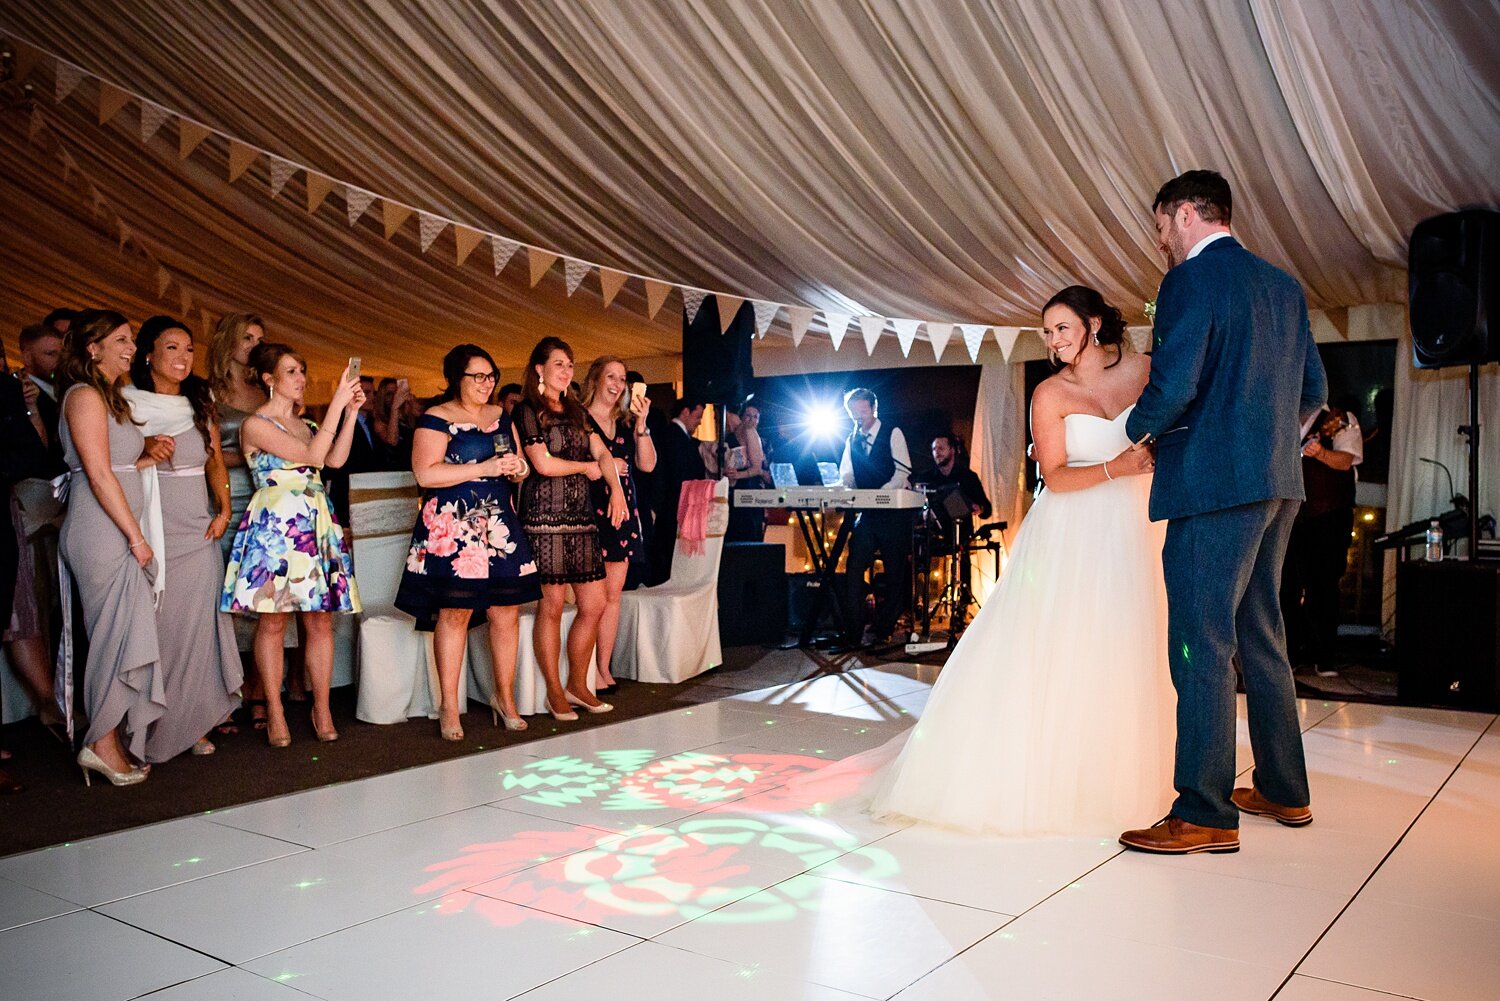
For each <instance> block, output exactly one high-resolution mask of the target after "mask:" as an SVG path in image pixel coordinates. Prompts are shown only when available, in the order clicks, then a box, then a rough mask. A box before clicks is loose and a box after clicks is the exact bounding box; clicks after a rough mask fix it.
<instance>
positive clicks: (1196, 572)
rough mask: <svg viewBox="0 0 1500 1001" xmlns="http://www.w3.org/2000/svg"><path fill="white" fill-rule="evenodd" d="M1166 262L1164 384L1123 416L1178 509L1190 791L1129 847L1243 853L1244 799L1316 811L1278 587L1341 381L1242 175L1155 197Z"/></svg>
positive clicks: (1168, 573) (1174, 523)
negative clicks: (1255, 216)
mask: <svg viewBox="0 0 1500 1001" xmlns="http://www.w3.org/2000/svg"><path fill="white" fill-rule="evenodd" d="M1152 208H1153V210H1154V212H1155V215H1156V232H1157V242H1158V244H1159V245H1160V247H1161V250H1162V252H1163V253H1164V254H1165V255H1166V257H1167V264H1168V271H1167V275H1166V278H1164V279H1163V280H1162V284H1161V291H1160V292H1159V293H1158V295H1157V301H1156V321H1155V326H1156V329H1155V338H1154V339H1155V350H1154V351H1153V353H1152V356H1151V381H1150V382H1149V383H1148V384H1147V386H1146V389H1145V390H1144V391H1143V392H1142V393H1141V398H1140V401H1139V402H1138V403H1137V404H1136V407H1135V410H1134V412H1132V413H1131V415H1130V418H1129V420H1128V421H1127V423H1126V432H1127V433H1128V434H1129V435H1130V438H1131V440H1132V441H1136V442H1140V441H1141V440H1143V439H1146V438H1150V439H1154V440H1155V442H1156V449H1157V452H1156V479H1155V482H1154V483H1153V484H1152V487H1151V518H1152V520H1154V521H1162V520H1165V521H1166V522H1167V539H1166V545H1165V548H1164V549H1163V552H1162V565H1163V570H1164V572H1165V577H1166V585H1167V607H1168V615H1167V619H1168V622H1167V652H1168V658H1169V661H1170V666H1171V671H1172V683H1173V685H1174V686H1175V687H1176V689H1177V764H1176V772H1175V775H1174V779H1173V784H1174V785H1175V786H1176V788H1177V799H1176V801H1175V802H1174V803H1173V804H1172V810H1171V813H1170V814H1169V815H1168V816H1167V817H1166V818H1165V819H1163V820H1162V821H1160V822H1159V823H1157V824H1156V826H1154V827H1150V828H1146V829H1144V830H1137V831H1126V832H1125V833H1124V834H1123V835H1121V837H1120V842H1121V844H1123V845H1125V846H1126V847H1127V848H1133V849H1136V850H1138V851H1146V852H1153V853H1157V854H1172V855H1177V854H1187V853H1191V852H1200V851H1211V852H1234V851H1238V850H1239V814H1240V813H1241V812H1244V813H1253V814H1259V815H1263V816H1268V817H1271V818H1272V819H1275V820H1277V821H1279V822H1281V823H1283V824H1286V825H1288V826H1300V825H1302V824H1306V823H1309V822H1311V820H1312V811H1311V810H1310V809H1309V807H1308V790H1307V766H1306V763H1305V761H1304V760H1303V753H1302V735H1301V729H1300V727H1299V726H1298V723H1297V705H1296V695H1295V687H1294V684H1293V681H1292V668H1291V665H1290V664H1289V663H1288V662H1287V655H1286V639H1285V634H1284V631H1283V627H1282V621H1281V608H1280V604H1279V600H1278V599H1279V589H1280V582H1281V564H1282V560H1283V558H1284V557H1285V555H1286V547H1287V540H1288V538H1290V536H1291V531H1292V522H1293V520H1294V519H1295V518H1296V516H1297V508H1298V507H1299V505H1300V503H1301V500H1302V497H1303V488H1302V461H1301V455H1300V454H1299V452H1298V447H1297V446H1298V441H1299V440H1300V438H1301V435H1300V434H1299V429H1300V428H1301V426H1302V422H1303V420H1304V419H1305V418H1306V417H1307V416H1309V415H1310V414H1312V413H1313V412H1315V411H1316V410H1317V409H1318V408H1319V407H1321V406H1322V405H1323V401H1324V398H1325V397H1326V396H1327V392H1328V384H1327V379H1326V377H1325V375H1324V372H1323V363H1322V362H1321V361H1320V360H1319V357H1318V351H1317V348H1316V347H1315V346H1314V345H1313V339H1312V332H1311V329H1310V328H1309V325H1308V318H1307V300H1306V299H1305V298H1304V296H1303V294H1302V288H1301V286H1300V285H1298V284H1297V281H1296V279H1294V278H1292V277H1291V276H1290V275H1288V274H1286V273H1285V272H1284V271H1281V270H1280V269H1278V268H1275V267H1273V266H1272V265H1270V264H1268V263H1266V262H1265V261H1263V260H1261V259H1260V258H1258V257H1256V256H1255V255H1254V254H1252V253H1250V252H1249V251H1248V250H1246V249H1245V248H1244V247H1242V246H1240V244H1239V243H1238V242H1237V241H1236V240H1235V239H1234V237H1233V236H1231V235H1230V232H1229V221H1230V213H1231V209H1232V202H1231V196H1230V191H1229V184H1228V182H1227V181H1225V180H1224V178H1222V177H1220V176H1219V175H1218V174H1217V173H1214V172H1213V171H1207V170H1193V171H1189V172H1187V173H1186V174H1183V175H1181V176H1180V177H1177V178H1174V179H1173V180H1171V181H1168V182H1167V183H1166V184H1165V185H1164V186H1163V187H1162V189H1161V191H1160V192H1158V193H1157V196H1156V200H1155V202H1154V203H1153V205H1152ZM1236 652H1238V653H1239V657H1240V665H1241V670H1242V673H1243V675H1244V679H1245V695H1246V702H1247V706H1248V712H1249V722H1250V743H1251V745H1252V747H1253V748H1254V752H1255V772H1254V780H1253V782H1252V785H1251V786H1250V787H1249V788H1243V789H1235V788H1234V775H1235V760H1234V759H1235V725H1234V724H1235V705H1234V690H1235V683H1234V668H1233V666H1232V663H1231V658H1232V657H1233V655H1234V654H1235V653H1236Z"/></svg>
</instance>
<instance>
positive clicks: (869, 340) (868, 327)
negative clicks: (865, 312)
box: [859, 316, 885, 355]
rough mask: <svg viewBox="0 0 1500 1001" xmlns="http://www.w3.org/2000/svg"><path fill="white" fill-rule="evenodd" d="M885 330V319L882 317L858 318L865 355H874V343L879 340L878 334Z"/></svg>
mask: <svg viewBox="0 0 1500 1001" xmlns="http://www.w3.org/2000/svg"><path fill="white" fill-rule="evenodd" d="M884 329H885V317H883V316H861V317H860V318H859V332H860V333H861V334H862V335H864V339H865V354H867V355H873V354H874V353H875V343H876V342H877V341H879V340H880V333H881V331H883V330H884Z"/></svg>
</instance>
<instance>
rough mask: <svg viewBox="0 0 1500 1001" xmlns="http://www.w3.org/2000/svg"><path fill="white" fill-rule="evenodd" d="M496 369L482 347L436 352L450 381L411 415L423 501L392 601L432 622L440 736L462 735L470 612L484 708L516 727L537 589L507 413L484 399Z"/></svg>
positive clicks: (523, 467) (522, 467)
mask: <svg viewBox="0 0 1500 1001" xmlns="http://www.w3.org/2000/svg"><path fill="white" fill-rule="evenodd" d="M499 374H500V373H499V370H498V369H497V368H496V367H495V362H494V360H493V359H492V358H490V356H489V353H488V352H486V351H485V350H484V349H483V348H481V347H477V346H476V345H473V344H460V345H459V346H458V347H456V348H454V349H453V350H452V351H449V352H448V354H447V356H446V357H445V358H444V359H443V377H444V378H445V379H446V380H447V383H448V388H447V390H446V391H445V392H444V393H443V395H442V396H441V397H439V398H438V402H437V403H436V404H435V405H434V406H433V407H432V408H431V409H429V410H428V411H427V413H425V414H423V415H422V417H421V418H420V419H419V420H418V421H417V430H416V433H415V435H414V436H413V439H412V455H411V464H412V474H413V475H414V476H415V477H416V479H417V484H418V485H419V486H420V487H421V488H422V508H421V512H420V513H419V514H418V516H417V524H416V527H415V528H413V529H412V533H411V549H410V551H409V552H408V553H407V557H406V571H405V572H404V573H403V574H402V575H401V587H400V590H399V591H397V593H396V607H397V608H399V609H401V610H402V611H403V612H406V613H408V614H410V615H413V616H415V617H416V619H417V628H418V629H422V630H432V631H434V632H435V635H434V636H433V647H434V651H435V653H436V654H437V669H438V684H439V686H440V687H441V688H442V699H443V705H442V709H441V720H440V723H439V727H440V730H441V733H442V736H443V739H444V740H462V739H463V736H464V731H463V727H462V725H461V724H460V721H459V717H460V715H461V714H462V712H463V707H462V706H460V705H459V704H458V677H459V672H460V671H461V670H462V669H463V654H464V643H465V642H466V641H467V639H468V635H469V623H470V619H471V617H472V616H473V614H474V613H475V612H476V611H477V612H479V613H480V614H481V615H483V616H485V617H486V618H487V619H488V620H489V639H490V653H491V658H492V660H493V663H494V669H495V697H496V698H495V702H494V703H493V704H492V706H491V707H492V708H493V709H494V710H495V712H496V714H498V715H499V716H501V717H503V718H504V721H505V728H506V729H507V730H524V729H526V721H525V720H523V719H521V716H520V713H519V712H517V710H516V691H515V680H516V656H517V644H518V641H519V638H520V634H519V626H520V606H521V605H524V604H526V603H527V602H529V601H536V600H537V599H538V598H539V597H541V591H540V590H539V589H538V587H537V573H536V561H535V560H533V559H532V557H531V549H530V547H529V546H528V545H527V544H526V535H525V533H524V532H522V531H521V525H520V522H519V521H518V520H517V518H516V513H515V507H514V505H513V503H512V501H511V482H512V481H520V480H523V479H525V478H526V474H527V473H528V472H529V469H528V467H527V464H526V460H525V459H523V458H522V457H521V454H520V451H519V450H518V449H517V448H516V443H515V438H514V437H513V436H512V434H511V427H510V418H509V417H507V416H506V415H505V410H504V408H502V407H500V406H499V405H498V404H492V403H490V402H489V401H490V395H491V393H492V392H493V391H494V388H495V381H496V379H497V378H498V376H499Z"/></svg>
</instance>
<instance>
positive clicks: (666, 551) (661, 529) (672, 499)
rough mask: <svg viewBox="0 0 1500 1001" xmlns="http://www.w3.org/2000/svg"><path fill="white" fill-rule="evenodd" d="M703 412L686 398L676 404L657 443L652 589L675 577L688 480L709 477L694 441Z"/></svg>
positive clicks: (678, 400) (675, 402)
mask: <svg viewBox="0 0 1500 1001" xmlns="http://www.w3.org/2000/svg"><path fill="white" fill-rule="evenodd" d="M703 410H704V407H703V404H702V403H699V402H698V401H697V400H692V399H687V398H685V397H683V398H679V399H677V400H675V401H674V402H673V403H672V409H671V411H669V414H670V416H671V418H672V419H671V421H670V422H669V423H668V424H667V426H666V428H665V429H664V430H663V431H662V437H661V438H660V439H658V443H657V449H656V455H657V466H656V472H655V473H654V474H653V476H652V479H653V483H654V485H655V487H656V497H655V508H656V522H655V526H654V529H653V534H652V540H651V543H652V544H651V576H650V578H649V583H651V584H653V585H655V584H660V583H662V582H664V581H666V580H667V579H668V578H669V577H671V576H672V553H673V551H674V550H675V549H676V548H677V505H678V501H679V500H680V499H681V495H682V485H683V484H684V483H686V482H687V481H688V480H701V479H705V478H707V476H708V469H707V468H706V467H705V466H704V464H703V455H702V453H700V452H699V451H698V440H697V439H696V438H694V437H693V435H694V434H695V433H697V431H698V425H699V424H702V423H703Z"/></svg>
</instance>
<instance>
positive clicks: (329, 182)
mask: <svg viewBox="0 0 1500 1001" xmlns="http://www.w3.org/2000/svg"><path fill="white" fill-rule="evenodd" d="M332 191H333V178H331V177H324V176H323V175H322V174H315V173H313V172H312V171H310V170H309V171H308V172H307V214H308V215H312V214H313V213H314V212H316V211H318V207H319V206H321V205H322V204H323V199H325V198H327V197H328V196H329V194H330V193H331V192H332Z"/></svg>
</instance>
